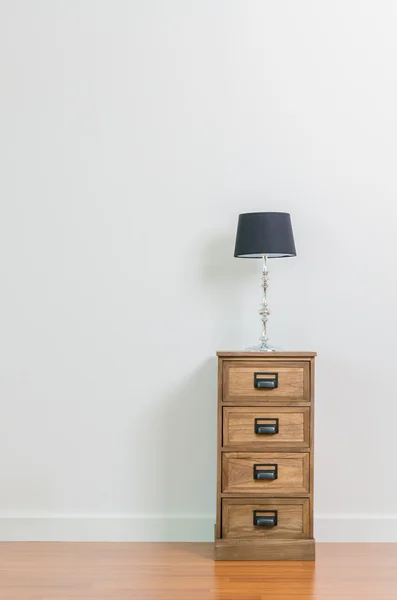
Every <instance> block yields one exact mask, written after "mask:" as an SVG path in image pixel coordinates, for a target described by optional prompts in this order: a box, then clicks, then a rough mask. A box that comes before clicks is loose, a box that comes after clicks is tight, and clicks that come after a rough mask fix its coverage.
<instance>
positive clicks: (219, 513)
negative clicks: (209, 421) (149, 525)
mask: <svg viewBox="0 0 397 600" xmlns="http://www.w3.org/2000/svg"><path fill="white" fill-rule="evenodd" d="M222 395H223V359H222V358H218V410H217V419H218V427H217V450H216V452H217V475H216V482H217V483H216V525H215V537H216V539H219V538H220V537H221V523H222V500H221V491H222V490H221V483H222V481H221V477H222V464H221V454H222V453H221V449H222V432H223V423H222Z"/></svg>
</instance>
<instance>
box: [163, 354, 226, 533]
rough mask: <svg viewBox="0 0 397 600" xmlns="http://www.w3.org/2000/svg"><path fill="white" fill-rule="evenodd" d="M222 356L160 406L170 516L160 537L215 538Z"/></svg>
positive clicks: (165, 501)
mask: <svg viewBox="0 0 397 600" xmlns="http://www.w3.org/2000/svg"><path fill="white" fill-rule="evenodd" d="M216 398H217V361H216V357H215V356H214V357H211V358H209V359H208V360H206V361H205V362H204V363H202V364H201V365H200V366H199V367H198V368H197V369H195V370H194V371H193V372H191V373H186V376H185V377H184V378H183V381H182V382H181V383H180V384H179V385H178V387H177V388H176V389H175V390H173V391H172V392H171V393H169V395H168V396H167V397H166V399H165V401H164V402H163V403H162V404H161V406H160V407H159V408H158V409H157V411H156V416H155V434H154V440H155V444H156V448H157V461H156V465H155V466H154V468H153V472H152V474H153V476H154V477H157V478H158V481H157V484H158V485H157V489H158V490H159V494H161V498H158V506H161V513H162V514H163V515H165V519H164V520H163V522H161V523H160V522H159V523H158V526H159V531H158V538H157V539H164V540H167V541H205V540H211V539H213V527H214V523H215V489H216V416H217V412H216Z"/></svg>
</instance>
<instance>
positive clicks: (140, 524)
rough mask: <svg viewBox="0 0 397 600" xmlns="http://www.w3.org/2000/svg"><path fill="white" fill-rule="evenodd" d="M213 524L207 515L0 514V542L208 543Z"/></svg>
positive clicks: (212, 536)
mask: <svg viewBox="0 0 397 600" xmlns="http://www.w3.org/2000/svg"><path fill="white" fill-rule="evenodd" d="M214 523H215V518H214V517H212V516H208V515H203V516H202V515H186V516H183V515H181V516H169V515H164V516H163V515H56V516H29V515H26V516H22V517H21V516H12V517H2V516H1V515H0V541H13V542H19V541H26V542H33V541H42V542H49V541H57V542H208V541H213V539H214Z"/></svg>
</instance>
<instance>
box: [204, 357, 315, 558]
mask: <svg viewBox="0 0 397 600" xmlns="http://www.w3.org/2000/svg"><path fill="white" fill-rule="evenodd" d="M217 354H218V357H219V359H218V360H219V364H220V369H219V376H218V457H217V458H218V482H217V524H216V528H215V554H214V556H215V558H216V559H220V560H227V559H233V560H236V559H238V558H241V559H244V560H257V559H262V560H268V559H269V560H270V559H272V560H276V559H277V560H281V559H284V560H296V559H302V560H311V559H313V558H314V548H315V545H314V539H313V509H314V504H313V489H314V480H313V476H314V433H313V428H314V360H315V356H316V353H314V352H283V353H278V352H277V353H271V354H263V353H251V352H218V353H217ZM255 373H257V374H258V373H259V374H261V375H259V376H260V378H263V379H268V378H274V375H271V374H272V373H273V374H274V373H277V376H278V386H277V387H276V388H274V389H272V388H265V387H262V388H257V387H255V385H254V374H255ZM261 417H262V418H273V422H274V419H278V420H279V432H278V433H277V434H275V435H274V436H273V435H272V436H265V435H262V436H261V435H260V434H256V433H255V428H254V424H255V419H256V418H261ZM254 465H273V466H270V467H265V466H263V467H262V468H264V469H266V470H267V469H271V470H275V468H276V467H275V466H274V465H277V469H278V477H277V478H276V479H274V480H271V479H256V478H255V477H254ZM250 497H252V498H253V499H252V498H251V499H250ZM283 499H284V500H285V501H287V502H289V505H286V504H284V505H283V502H282V500H283ZM263 502H264V503H266V502H271V503H273V505H275V504H277V503H280V504H281V505H283V508H282V509H280V510H282V513H283V515H282V516H283V519H282V521H283V525H282V526H280V527H279V529H278V538H276V535H277V533H276V532H277V529H276V528H275V529H272V532H271V533H270V534H269V533H268V532H266V535H267V537H266V535H265V534H264V533H261V534H259V533H258V530H257V529H255V528H254V525H253V510H257V509H253V508H252V506H253V505H260V504H261V503H263ZM296 502H298V505H296V504H294V503H296ZM299 502H300V503H301V504H299ZM286 506H289V508H286ZM302 507H304V510H303V508H302ZM280 514H281V513H280ZM268 531H269V530H268ZM299 537H302V539H296V538H299ZM272 538H273V539H272ZM249 542H251V546H250V544H249ZM253 543H254V544H253ZM269 544H271V547H270V546H269ZM239 548H240V550H241V553H240V554H239Z"/></svg>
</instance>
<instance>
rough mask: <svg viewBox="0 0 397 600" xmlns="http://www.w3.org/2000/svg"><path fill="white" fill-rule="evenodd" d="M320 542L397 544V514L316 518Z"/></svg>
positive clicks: (336, 515)
mask: <svg viewBox="0 0 397 600" xmlns="http://www.w3.org/2000/svg"><path fill="white" fill-rule="evenodd" d="M315 537H316V541H318V542H397V514H384V515H382V514H329V515H326V514H324V515H316V516H315Z"/></svg>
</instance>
